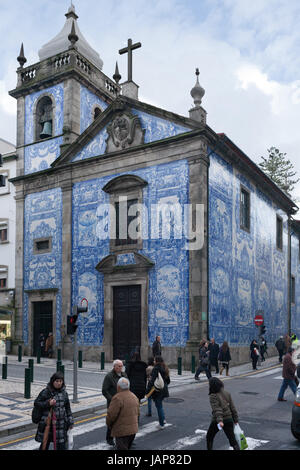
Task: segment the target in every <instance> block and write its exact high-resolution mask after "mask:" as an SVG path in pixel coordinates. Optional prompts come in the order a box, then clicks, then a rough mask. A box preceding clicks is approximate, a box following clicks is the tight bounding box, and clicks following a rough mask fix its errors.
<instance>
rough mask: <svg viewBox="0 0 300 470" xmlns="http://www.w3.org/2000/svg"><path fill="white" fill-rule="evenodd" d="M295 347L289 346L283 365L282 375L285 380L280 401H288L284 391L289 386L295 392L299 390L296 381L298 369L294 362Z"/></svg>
mask: <svg viewBox="0 0 300 470" xmlns="http://www.w3.org/2000/svg"><path fill="white" fill-rule="evenodd" d="M293 352H294V349H293V348H288V350H287V353H286V354H285V356H284V358H283V367H282V377H283V381H282V384H281V387H280V390H279V394H278V401H286V399H285V398H283V395H284V392H285V391H286V389H287V388H288V387H290V389H291V390H292V392H293V393H294V394H295V393H296V390H297V385H296V382H295V371H296V364H295V363H294V362H293V358H292V356H293Z"/></svg>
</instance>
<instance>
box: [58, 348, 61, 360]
mask: <svg viewBox="0 0 300 470" xmlns="http://www.w3.org/2000/svg"><path fill="white" fill-rule="evenodd" d="M57 360H58V361H61V349H58V350H57Z"/></svg>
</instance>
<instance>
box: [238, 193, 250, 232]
mask: <svg viewBox="0 0 300 470" xmlns="http://www.w3.org/2000/svg"><path fill="white" fill-rule="evenodd" d="M242 193H244V194H247V197H248V198H249V199H248V217H247V218H248V226H247V225H244V224H243V223H242V222H243V221H242V200H241V198H242ZM240 228H241V229H243V230H245V231H246V232H248V233H250V232H251V191H250V190H249V189H248V188H246V187H245V186H244V185H242V184H241V185H240Z"/></svg>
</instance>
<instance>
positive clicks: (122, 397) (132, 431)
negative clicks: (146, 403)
mask: <svg viewBox="0 0 300 470" xmlns="http://www.w3.org/2000/svg"><path fill="white" fill-rule="evenodd" d="M139 414H140V404H139V400H138V398H137V397H136V396H135V395H134V393H132V392H130V390H129V380H128V379H126V378H125V377H122V378H121V379H119V381H118V383H117V394H116V395H114V396H113V398H112V400H111V402H110V405H109V408H108V410H107V416H106V424H107V426H108V427H109V429H111V435H112V437H114V438H115V439H116V448H117V450H129V449H130V447H131V445H132V443H133V440H134V438H135V435H136V433H137V432H138V417H139Z"/></svg>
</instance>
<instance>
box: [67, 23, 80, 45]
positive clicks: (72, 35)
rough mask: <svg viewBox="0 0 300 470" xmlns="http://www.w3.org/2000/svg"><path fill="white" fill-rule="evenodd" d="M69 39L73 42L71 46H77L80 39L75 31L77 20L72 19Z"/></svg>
mask: <svg viewBox="0 0 300 470" xmlns="http://www.w3.org/2000/svg"><path fill="white" fill-rule="evenodd" d="M68 39H69V41H70V43H71V44H72V46H71V47H74V46H75V43H76V42H77V41H78V39H79V38H78V36H77V34H76V31H75V21H74V20H73V21H72V28H71V32H70V34H69V36H68Z"/></svg>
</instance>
